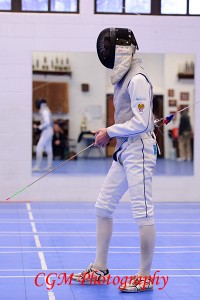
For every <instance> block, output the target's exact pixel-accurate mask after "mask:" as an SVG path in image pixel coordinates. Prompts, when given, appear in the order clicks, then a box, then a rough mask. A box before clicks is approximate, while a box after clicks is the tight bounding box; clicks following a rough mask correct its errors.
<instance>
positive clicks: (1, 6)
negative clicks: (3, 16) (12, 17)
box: [0, 0, 11, 10]
mask: <svg viewBox="0 0 200 300" xmlns="http://www.w3.org/2000/svg"><path fill="white" fill-rule="evenodd" d="M0 10H11V0H1V1H0Z"/></svg>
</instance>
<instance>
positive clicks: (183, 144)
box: [177, 110, 192, 161]
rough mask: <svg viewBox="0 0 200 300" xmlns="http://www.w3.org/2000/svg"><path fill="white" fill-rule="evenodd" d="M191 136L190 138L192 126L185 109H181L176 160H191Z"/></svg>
mask: <svg viewBox="0 0 200 300" xmlns="http://www.w3.org/2000/svg"><path fill="white" fill-rule="evenodd" d="M191 138H192V126H191V123H190V118H189V116H188V112H187V110H184V111H182V113H181V119H180V124H179V138H178V144H179V154H180V157H178V159H177V160H178V161H191V158H192V153H191V152H192V151H191Z"/></svg>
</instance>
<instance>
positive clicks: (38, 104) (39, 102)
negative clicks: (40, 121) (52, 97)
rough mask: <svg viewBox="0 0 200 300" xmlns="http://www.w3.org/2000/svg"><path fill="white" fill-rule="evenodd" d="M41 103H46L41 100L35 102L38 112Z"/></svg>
mask: <svg viewBox="0 0 200 300" xmlns="http://www.w3.org/2000/svg"><path fill="white" fill-rule="evenodd" d="M43 103H45V104H46V103H47V101H46V100H45V99H43V98H39V99H36V100H35V107H36V108H37V109H38V110H39V109H40V107H41V105H42V104H43Z"/></svg>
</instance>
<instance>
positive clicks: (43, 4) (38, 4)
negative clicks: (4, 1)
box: [22, 0, 48, 11]
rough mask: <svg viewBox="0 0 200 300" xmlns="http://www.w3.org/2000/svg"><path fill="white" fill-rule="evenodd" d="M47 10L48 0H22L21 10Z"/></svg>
mask: <svg viewBox="0 0 200 300" xmlns="http://www.w3.org/2000/svg"><path fill="white" fill-rule="evenodd" d="M24 10H25V11H48V0H34V1H32V0H22V11H24Z"/></svg>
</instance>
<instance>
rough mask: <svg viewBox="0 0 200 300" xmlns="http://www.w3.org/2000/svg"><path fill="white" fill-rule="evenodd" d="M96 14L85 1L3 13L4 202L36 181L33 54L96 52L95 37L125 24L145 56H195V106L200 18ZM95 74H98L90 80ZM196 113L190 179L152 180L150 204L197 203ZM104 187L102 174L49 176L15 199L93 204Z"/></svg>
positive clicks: (0, 143)
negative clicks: (73, 8)
mask: <svg viewBox="0 0 200 300" xmlns="http://www.w3.org/2000/svg"><path fill="white" fill-rule="evenodd" d="M93 11H94V8H93V0H82V1H80V15H64V14H63V15H62V14H60V15H57V14H55V15H52V14H51V15H50V14H49V15H48V14H38V15H37V14H23V13H21V14H13V13H1V14H0V149H1V155H0V165H1V168H0V187H1V199H2V200H4V199H5V198H6V197H8V196H9V195H10V194H12V193H14V192H15V191H16V190H19V189H20V188H22V187H23V186H26V185H27V184H29V183H30V182H31V181H33V180H34V179H36V177H35V176H32V174H31V151H30V149H31V120H32V105H31V104H32V100H31V98H32V70H31V67H32V53H33V52H35V51H37V52H40V51H42V52H45V51H50V52H59V51H61V52H63V51H64V52H65V51H66V52H74V51H75V52H95V45H96V37H97V35H98V33H99V32H100V30H102V29H103V28H105V27H110V26H113V27H127V26H128V27H130V28H131V29H132V30H133V31H134V32H135V35H136V37H137V40H138V43H139V45H140V49H141V51H142V52H144V53H194V55H195V57H196V64H195V67H196V68H195V83H196V90H195V100H196V101H197V100H199V99H200V86H199V84H197V83H198V82H199V81H200V74H199V72H198V70H200V43H199V39H200V37H199V26H200V18H198V17H167V16H165V17H159V16H158V17H154V16H115V15H105V16H104V15H94V14H93ZM77 59H78V57H77ZM88 68H89V67H88ZM96 73H97V72H96V69H95V70H94V74H96ZM80 76H83V77H81V78H80V80H83V79H84V74H83V73H82V75H80ZM101 79H102V78H100V79H99V80H98V81H97V83H96V86H97V85H99V84H100V81H101ZM84 81H85V80H84ZM102 84H103V83H102ZM100 98H101V97H100ZM70 109H73V108H70ZM74 109H76V108H74ZM77 109H79V108H77ZM199 114H200V106H199V105H197V106H196V107H195V122H196V124H195V175H194V176H193V177H187V176H185V177H184V176H183V177H181V178H180V177H167V178H166V177H160V178H159V177H155V178H154V199H155V200H158V201H181V200H183V201H199V200H200V199H199V196H198V195H199V192H200V186H199V175H200V157H199V154H198V153H199V150H200V139H199V138H198V137H199V136H200V126H199V118H198V116H199ZM75 126H79V124H76V125H75ZM89 179H90V181H89ZM102 181H103V177H101V176H97V177H95V178H94V177H93V178H92V177H88V176H84V177H80V178H79V177H77V176H75V177H62V176H60V177H59V176H54V175H51V176H47V177H46V178H45V179H43V180H41V181H40V182H38V183H37V184H35V185H33V186H32V187H31V188H30V189H28V190H27V191H25V192H24V193H22V194H20V195H19V196H17V197H16V198H15V199H16V200H21V201H22V200H24V201H25V200H58V201H62V200H89V201H90V200H91V201H92V200H94V199H96V196H97V193H98V189H99V187H100V185H101V183H102ZM77 182H78V185H77ZM186 186H187V191H186V190H185V187H186ZM69 194H70V197H69V196H68V195H69ZM71 195H73V196H71Z"/></svg>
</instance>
